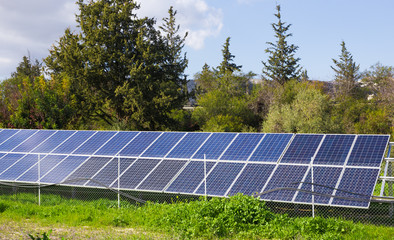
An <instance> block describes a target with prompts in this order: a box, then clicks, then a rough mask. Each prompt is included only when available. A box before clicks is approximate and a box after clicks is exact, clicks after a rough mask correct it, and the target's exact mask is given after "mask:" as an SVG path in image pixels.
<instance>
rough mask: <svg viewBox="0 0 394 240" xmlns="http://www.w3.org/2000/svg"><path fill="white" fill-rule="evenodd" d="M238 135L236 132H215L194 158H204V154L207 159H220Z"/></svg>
mask: <svg viewBox="0 0 394 240" xmlns="http://www.w3.org/2000/svg"><path fill="white" fill-rule="evenodd" d="M236 135H237V134H235V133H213V134H212V135H211V137H210V138H209V139H208V141H206V142H205V143H204V145H203V146H202V147H201V148H200V149H199V150H198V152H197V153H196V155H194V157H193V159H204V154H205V155H206V159H213V160H216V159H218V158H219V157H220V155H221V154H222V153H223V151H224V150H225V149H226V147H227V146H228V145H229V144H230V142H231V140H233V138H234V137H235V136H236Z"/></svg>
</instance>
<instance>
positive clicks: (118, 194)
mask: <svg viewBox="0 0 394 240" xmlns="http://www.w3.org/2000/svg"><path fill="white" fill-rule="evenodd" d="M119 176H120V156H119V155H118V209H119V208H120V177H119Z"/></svg>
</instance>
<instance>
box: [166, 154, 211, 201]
mask: <svg viewBox="0 0 394 240" xmlns="http://www.w3.org/2000/svg"><path fill="white" fill-rule="evenodd" d="M215 163H216V162H209V161H207V162H206V171H207V174H208V172H209V171H210V170H211V168H212V167H213V166H214V165H215ZM203 179H204V162H201V161H191V162H189V164H188V165H187V166H186V167H185V169H183V171H182V172H181V173H180V174H179V176H178V177H177V178H176V179H175V180H174V181H173V182H172V183H171V185H170V186H169V187H168V188H167V190H166V191H167V192H176V193H178V192H181V193H193V192H194V190H196V188H197V187H198V185H199V184H200V183H201V181H202V180H203Z"/></svg>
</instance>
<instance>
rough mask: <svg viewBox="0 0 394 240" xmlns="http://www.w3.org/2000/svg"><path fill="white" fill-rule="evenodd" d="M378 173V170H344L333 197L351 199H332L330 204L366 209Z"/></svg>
mask: <svg viewBox="0 0 394 240" xmlns="http://www.w3.org/2000/svg"><path fill="white" fill-rule="evenodd" d="M379 171H380V170H379V169H363V168H346V169H345V172H344V174H343V177H342V179H341V182H340V184H339V186H338V189H339V190H337V192H336V194H335V196H339V197H345V198H352V199H349V200H347V199H341V198H334V199H333V201H332V204H333V205H340V206H358V207H364V208H367V207H368V206H369V200H370V197H371V195H372V193H373V190H374V187H375V184H376V180H377V177H378V175H379ZM346 191H348V192H346ZM349 192H353V193H358V194H351V193H349ZM359 194H360V195H359Z"/></svg>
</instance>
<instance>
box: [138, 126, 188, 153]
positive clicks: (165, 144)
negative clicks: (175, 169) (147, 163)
mask: <svg viewBox="0 0 394 240" xmlns="http://www.w3.org/2000/svg"><path fill="white" fill-rule="evenodd" d="M184 135H185V133H178V132H165V133H163V134H162V135H161V136H160V137H159V138H158V139H157V140H156V141H155V142H154V143H153V144H152V146H150V147H149V148H148V149H147V150H146V151H145V152H144V153H143V154H142V155H141V156H142V157H153V158H156V157H157V158H161V157H164V156H166V155H167V153H169V152H170V150H171V149H172V148H173V147H174V146H175V144H176V143H177V142H178V141H179V140H180V139H181V138H182V137H183V136H184Z"/></svg>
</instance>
